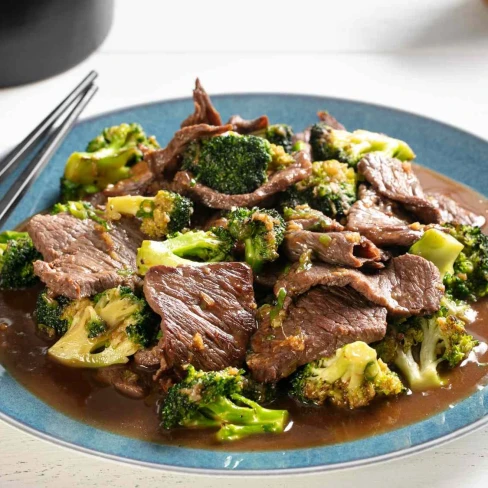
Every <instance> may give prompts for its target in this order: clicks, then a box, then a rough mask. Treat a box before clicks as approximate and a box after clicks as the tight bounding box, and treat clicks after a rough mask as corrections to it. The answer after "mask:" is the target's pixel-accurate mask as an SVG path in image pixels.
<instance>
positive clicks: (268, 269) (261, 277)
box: [254, 259, 288, 290]
mask: <svg viewBox="0 0 488 488" xmlns="http://www.w3.org/2000/svg"><path fill="white" fill-rule="evenodd" d="M287 265H288V261H286V260H283V259H280V260H278V261H273V262H271V263H266V264H265V265H264V266H263V269H262V270H260V272H259V273H254V284H255V285H258V286H260V287H262V288H268V289H269V290H272V289H273V287H274V286H275V284H276V282H277V281H278V279H279V278H280V276H281V275H282V274H283V271H284V269H285V268H286V266H287Z"/></svg>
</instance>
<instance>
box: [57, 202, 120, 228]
mask: <svg viewBox="0 0 488 488" xmlns="http://www.w3.org/2000/svg"><path fill="white" fill-rule="evenodd" d="M62 212H65V213H69V214H71V215H72V216H73V217H76V218H77V219H80V220H85V219H91V220H93V221H94V222H96V223H97V224H99V225H101V226H102V227H103V228H104V229H105V230H110V226H109V225H108V222H107V221H106V220H105V219H104V218H103V211H101V210H97V209H96V208H95V207H94V206H93V205H92V204H91V203H89V202H82V201H78V202H72V201H68V202H66V203H56V204H55V205H54V206H53V208H52V210H51V214H52V215H56V214H59V213H62Z"/></svg>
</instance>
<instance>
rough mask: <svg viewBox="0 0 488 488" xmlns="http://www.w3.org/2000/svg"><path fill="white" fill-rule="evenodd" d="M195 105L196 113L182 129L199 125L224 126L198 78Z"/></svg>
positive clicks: (184, 122) (185, 122) (194, 97)
mask: <svg viewBox="0 0 488 488" xmlns="http://www.w3.org/2000/svg"><path fill="white" fill-rule="evenodd" d="M193 103H194V104H195V111H194V112H193V113H192V114H191V115H190V116H188V117H187V118H186V119H185V120H184V121H183V122H182V123H181V128H182V129H183V128H184V127H188V126H191V125H197V124H209V125H222V119H221V118H220V114H219V112H218V111H217V109H216V108H215V107H214V106H213V104H212V101H211V100H210V97H209V96H208V94H207V92H206V91H205V90H204V88H203V86H202V84H201V83H200V80H199V79H198V78H197V79H196V81H195V89H194V90H193Z"/></svg>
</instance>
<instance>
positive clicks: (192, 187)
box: [171, 152, 312, 210]
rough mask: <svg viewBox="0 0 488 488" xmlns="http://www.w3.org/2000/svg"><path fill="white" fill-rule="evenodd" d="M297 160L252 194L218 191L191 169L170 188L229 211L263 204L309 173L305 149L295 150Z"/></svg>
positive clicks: (209, 205) (308, 162) (207, 204)
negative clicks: (196, 179) (194, 174)
mask: <svg viewBox="0 0 488 488" xmlns="http://www.w3.org/2000/svg"><path fill="white" fill-rule="evenodd" d="M295 161H296V162H295V163H294V164H292V165H290V166H288V167H287V168H285V169H283V170H281V171H277V172H276V173H273V174H272V175H271V176H270V177H269V179H268V181H267V182H266V183H264V184H263V185H262V186H260V187H259V188H258V189H257V190H255V191H253V192H252V193H246V194H242V195H226V194H224V193H219V192H217V191H215V190H212V188H209V187H208V186H204V185H202V184H201V183H195V181H194V179H193V176H192V174H191V173H189V172H188V171H180V172H178V173H176V175H175V178H174V180H173V184H172V186H171V189H172V190H173V191H176V192H177V193H181V194H184V195H187V196H188V197H190V198H192V199H193V200H196V201H198V202H200V203H203V204H204V205H206V206H207V207H210V208H218V209H224V210H230V209H231V208H232V207H253V206H255V205H264V202H265V201H266V200H267V199H268V198H269V197H271V196H273V195H275V194H276V193H278V192H281V191H284V190H286V189H287V188H288V187H289V186H291V185H293V184H295V183H297V182H299V181H301V180H303V179H305V178H307V177H308V176H310V173H311V171H312V164H311V163H310V159H309V158H308V157H307V155H306V154H305V153H303V152H299V153H296V154H295Z"/></svg>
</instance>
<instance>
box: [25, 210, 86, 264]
mask: <svg viewBox="0 0 488 488" xmlns="http://www.w3.org/2000/svg"><path fill="white" fill-rule="evenodd" d="M95 225H96V224H95V222H93V220H80V219H77V218H75V217H73V216H72V215H68V214H65V213H60V214H57V215H42V214H38V215H34V217H32V218H31V219H30V220H29V223H28V224H27V232H28V233H29V236H30V238H31V239H32V242H33V243H34V247H35V248H36V249H37V250H38V251H39V252H40V253H41V254H42V257H43V258H44V261H47V262H49V261H53V260H54V259H56V258H58V257H60V256H61V255H62V254H63V252H64V251H65V250H66V249H68V248H69V247H70V246H71V245H72V244H73V243H74V242H76V240H77V239H78V238H80V237H81V236H83V235H84V234H86V233H89V232H93V230H94V228H95Z"/></svg>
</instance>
